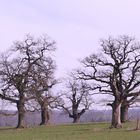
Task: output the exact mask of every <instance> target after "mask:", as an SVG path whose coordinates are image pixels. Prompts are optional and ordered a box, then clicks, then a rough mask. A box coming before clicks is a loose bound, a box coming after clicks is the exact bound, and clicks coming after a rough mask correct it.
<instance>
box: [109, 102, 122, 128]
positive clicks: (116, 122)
mask: <svg viewBox="0 0 140 140" xmlns="http://www.w3.org/2000/svg"><path fill="white" fill-rule="evenodd" d="M120 116H121V103H120V102H118V101H114V103H113V105H112V123H111V128H121V127H122V124H121V117H120Z"/></svg>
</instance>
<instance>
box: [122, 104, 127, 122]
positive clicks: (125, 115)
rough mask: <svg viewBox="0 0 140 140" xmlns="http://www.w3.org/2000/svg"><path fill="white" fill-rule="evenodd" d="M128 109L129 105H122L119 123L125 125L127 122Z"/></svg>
mask: <svg viewBox="0 0 140 140" xmlns="http://www.w3.org/2000/svg"><path fill="white" fill-rule="evenodd" d="M128 108H129V105H123V104H122V106H121V122H122V123H125V122H127V121H128Z"/></svg>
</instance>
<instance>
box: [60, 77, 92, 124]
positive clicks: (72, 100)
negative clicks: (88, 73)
mask: <svg viewBox="0 0 140 140" xmlns="http://www.w3.org/2000/svg"><path fill="white" fill-rule="evenodd" d="M66 88H67V92H66V93H64V94H63V98H62V97H61V102H60V100H59V104H58V106H59V107H61V108H63V110H64V111H65V112H66V113H67V114H69V117H70V118H73V123H77V122H78V121H79V119H80V117H81V116H82V115H83V114H84V113H85V112H86V110H88V109H89V107H90V106H91V105H92V103H93V101H92V99H91V97H90V94H89V90H88V85H87V84H86V83H85V82H84V81H82V80H76V79H75V78H74V77H72V78H71V79H69V80H68V82H67V86H66Z"/></svg>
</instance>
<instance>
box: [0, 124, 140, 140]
mask: <svg viewBox="0 0 140 140" xmlns="http://www.w3.org/2000/svg"><path fill="white" fill-rule="evenodd" d="M109 125H110V124H108V123H92V124H76V125H74V124H72V125H56V126H55V125H52V126H51V125H50V126H39V127H34V128H26V129H11V128H9V129H8V128H5V129H4V128H1V129H0V140H140V131H134V128H135V126H136V123H134V122H130V123H127V124H125V125H124V126H123V129H109Z"/></svg>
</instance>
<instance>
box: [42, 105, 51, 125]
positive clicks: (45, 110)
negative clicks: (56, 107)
mask: <svg viewBox="0 0 140 140" xmlns="http://www.w3.org/2000/svg"><path fill="white" fill-rule="evenodd" d="M49 119H50V116H49V110H48V105H46V104H45V103H42V105H41V123H40V125H46V124H48V122H49Z"/></svg>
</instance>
